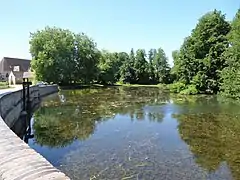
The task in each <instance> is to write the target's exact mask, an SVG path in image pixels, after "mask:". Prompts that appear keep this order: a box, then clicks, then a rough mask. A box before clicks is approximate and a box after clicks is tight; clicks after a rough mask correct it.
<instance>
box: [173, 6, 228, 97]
mask: <svg viewBox="0 0 240 180" xmlns="http://www.w3.org/2000/svg"><path fill="white" fill-rule="evenodd" d="M229 31H230V25H229V23H228V22H227V21H226V20H225V15H223V14H222V13H221V12H220V11H217V10H214V11H212V12H209V13H207V14H205V15H204V16H202V17H201V18H200V20H199V22H198V24H197V26H196V28H195V29H193V31H192V34H191V36H190V37H188V38H186V39H185V41H184V43H183V45H182V47H181V48H180V52H179V58H178V62H177V64H176V66H177V67H176V73H177V77H178V78H179V80H180V81H182V82H183V83H185V84H186V85H190V84H192V85H194V86H196V88H197V90H198V91H200V92H210V93H216V92H218V90H219V85H220V82H221V81H220V72H221V71H222V69H223V68H224V67H225V60H224V59H223V58H222V54H223V53H224V52H225V50H226V49H227V47H228V40H227V37H226V35H227V34H228V32H229ZM186 87H187V86H186Z"/></svg>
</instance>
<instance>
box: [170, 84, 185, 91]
mask: <svg viewBox="0 0 240 180" xmlns="http://www.w3.org/2000/svg"><path fill="white" fill-rule="evenodd" d="M168 88H169V90H170V92H172V93H180V92H181V91H183V90H184V89H186V85H185V84H184V83H181V82H176V83H173V84H169V85H168Z"/></svg>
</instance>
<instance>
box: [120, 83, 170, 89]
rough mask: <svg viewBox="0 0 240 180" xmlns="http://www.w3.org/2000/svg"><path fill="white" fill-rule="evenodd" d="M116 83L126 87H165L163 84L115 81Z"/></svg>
mask: <svg viewBox="0 0 240 180" xmlns="http://www.w3.org/2000/svg"><path fill="white" fill-rule="evenodd" d="M116 85H118V86H127V87H158V88H163V89H167V86H166V85H165V84H122V83H119V82H117V83H116Z"/></svg>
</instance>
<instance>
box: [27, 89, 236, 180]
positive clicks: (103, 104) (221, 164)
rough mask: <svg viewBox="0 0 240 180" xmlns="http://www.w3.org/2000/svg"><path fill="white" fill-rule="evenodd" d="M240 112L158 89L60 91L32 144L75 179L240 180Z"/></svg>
mask: <svg viewBox="0 0 240 180" xmlns="http://www.w3.org/2000/svg"><path fill="white" fill-rule="evenodd" d="M239 108H240V106H239V105H238V104H231V103H227V102H223V101H220V100H219V99H217V97H214V96H190V97H181V96H176V95H174V96H173V95H169V94H168V93H167V92H164V91H162V90H160V89H158V88H152V87H151V88H145V87H144V88H143V87H116V88H96V89H84V90H74V91H61V92H60V93H58V94H56V95H53V96H50V97H48V98H46V99H45V100H44V101H43V102H42V105H41V108H40V109H39V110H37V111H36V112H35V113H34V118H33V119H34V122H33V125H32V126H33V131H34V136H35V137H34V139H32V140H29V145H30V146H31V147H32V148H34V149H35V150H36V151H37V152H39V153H40V154H42V155H43V156H44V157H45V158H46V159H47V160H49V161H50V162H51V163H52V164H53V165H54V166H55V167H57V168H59V169H60V170H62V171H63V172H64V173H66V174H67V175H68V176H69V177H71V178H72V179H76V180H78V179H79V180H80V179H81V180H85V179H86V180H88V179H91V180H93V179H95V180H100V179H102V180H113V179H116V180H118V179H119V180H133V179H136V180H137V179H138V180H161V179H164V180H165V179H169V180H182V179H199V180H202V179H209V180H213V179H214V180H215V179H216V180H218V179H219V180H220V179H223V180H228V179H236V180H237V179H240V111H239Z"/></svg>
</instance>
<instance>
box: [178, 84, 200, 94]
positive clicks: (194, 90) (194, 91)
mask: <svg viewBox="0 0 240 180" xmlns="http://www.w3.org/2000/svg"><path fill="white" fill-rule="evenodd" d="M180 94H184V95H195V94H198V90H197V88H196V85H193V84H191V85H188V86H186V89H184V90H182V91H181V92H180Z"/></svg>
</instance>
